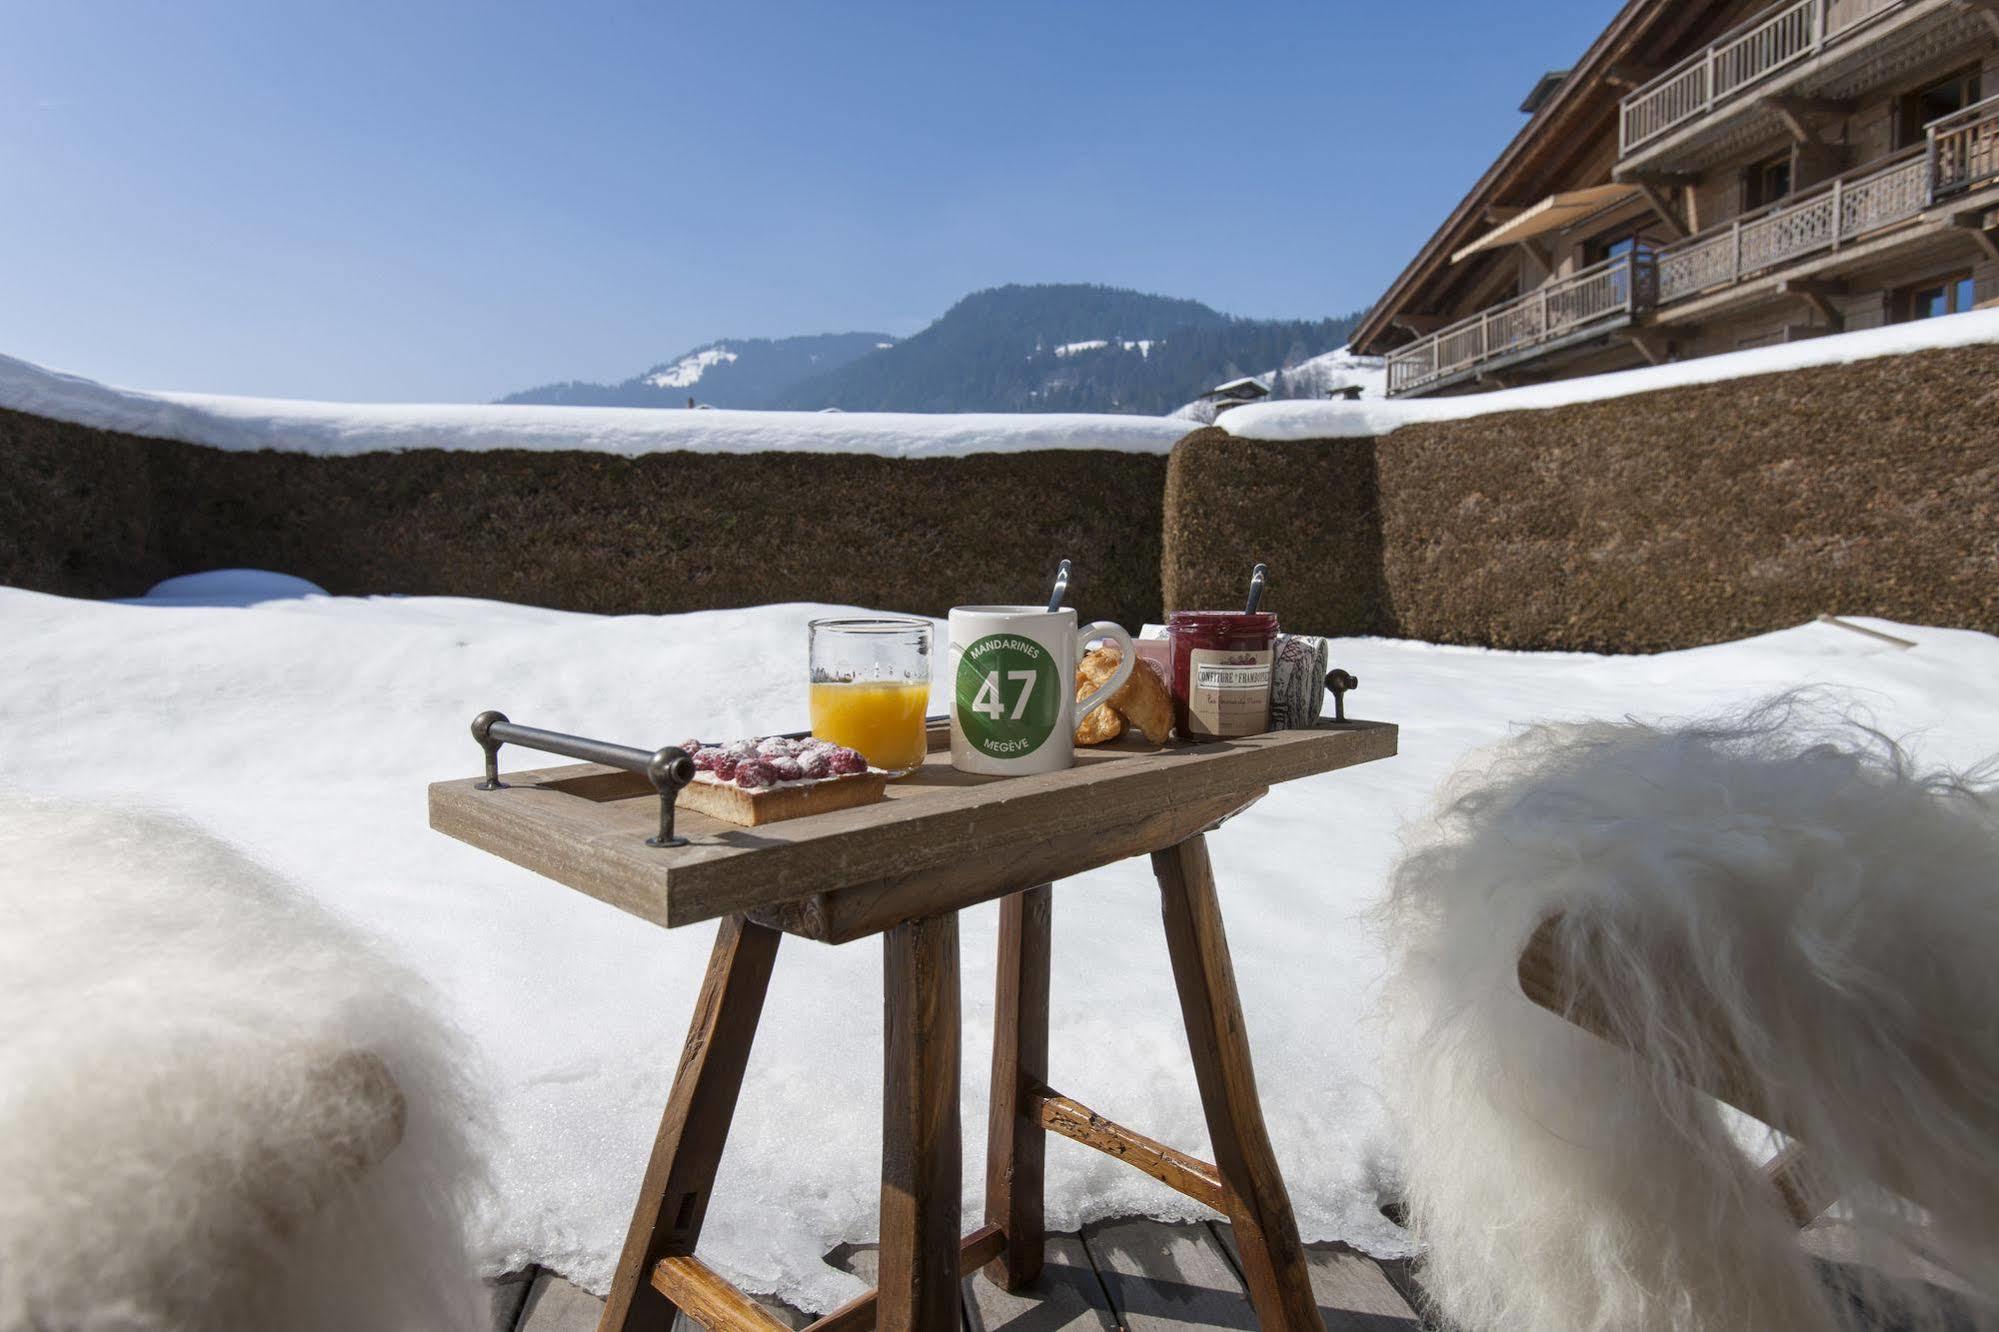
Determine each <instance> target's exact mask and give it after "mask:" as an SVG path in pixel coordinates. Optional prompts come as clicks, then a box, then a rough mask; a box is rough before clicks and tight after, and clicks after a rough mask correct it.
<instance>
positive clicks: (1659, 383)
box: [1217, 310, 1999, 440]
mask: <svg viewBox="0 0 1999 1332" xmlns="http://www.w3.org/2000/svg"><path fill="white" fill-rule="evenodd" d="M1988 342H1999V310H1974V311H1971V312H1969V313H1967V314H1961V315H1949V316H1946V317H1944V318H1941V319H1924V320H1919V321H1917V322H1915V323H1909V324H1892V325H1890V326H1888V327H1887V328H1873V329H1867V330H1865V331H1863V332H1859V333H1838V334H1833V335H1830V336H1827V337H1822V338H1811V339H1808V340H1807V341H1804V342H1789V343H1785V344H1783V345H1781V346H1777V347H1758V348H1755V349H1753V350H1751V351H1739V352H1725V353H1723V354H1722V355H1719V356H1702V357H1699V358H1697V359H1694V360H1691V361H1675V362H1673V363H1672V364H1670V365H1654V366H1646V367H1644V368H1642V369H1638V370H1622V371H1618V372H1617V373H1615V374H1608V375H1588V376H1585V377H1583V378H1581V379H1563V380H1557V381H1556V382H1554V383H1552V384H1532V385H1528V386H1527V387H1524V388H1515V389H1500V390H1498V391H1496V392H1492V393H1472V394H1466V395H1465V396H1463V397H1457V398H1408V399H1395V398H1384V399H1373V398H1364V399H1362V400H1361V401H1359V402H1269V403H1252V404H1250V405H1248V406H1245V407H1237V408H1235V409H1233V410H1232V411H1228V412H1225V413H1223V414H1222V416H1221V418H1220V420H1219V421H1218V422H1217V424H1219V425H1220V426H1221V427H1222V429H1224V430H1226V431H1228V432H1229V433H1230V434H1231V435H1236V436H1239V437H1241V438H1243V439H1263V440H1298V439H1361V438H1366V437H1368V436H1373V435H1385V434H1388V433H1389V432H1390V431H1392V430H1396V429H1399V428H1401V427H1402V426H1406V425H1416V424H1418V423H1420V422H1424V421H1458V420H1462V419H1464V418H1465V417H1468V416H1484V415H1485V414H1487V413H1488V412H1517V411H1525V410H1531V409H1534V408H1541V407H1565V406H1567V405H1569V404H1570V403H1576V402H1601V401H1603V400H1604V399H1606V398H1622V397H1625V396H1627V395H1629V394H1633V393H1651V392H1654V391H1656V390H1658V389H1668V388H1679V387H1681V386H1682V385H1686V384H1712V383H1717V382H1719V381H1721V380H1725V379H1741V378H1744V377H1745V376H1748V375H1767V374H1770V373H1772V372H1774V371H1779V370H1802V369H1805V368H1807V367H1810V366H1817V365H1846V364H1848V363H1850V362H1853V361H1865V360H1871V359H1872V358H1874V357H1877V356H1901V355H1906V354H1907V353H1909V352H1920V351H1934V350H1937V349H1939V348H1944V347H1968V346H1972V345H1974V344H1977V343H1988Z"/></svg>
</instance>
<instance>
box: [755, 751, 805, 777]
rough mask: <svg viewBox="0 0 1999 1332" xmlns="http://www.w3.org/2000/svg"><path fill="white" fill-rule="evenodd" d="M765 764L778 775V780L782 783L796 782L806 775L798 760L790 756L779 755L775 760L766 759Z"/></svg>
mask: <svg viewBox="0 0 1999 1332" xmlns="http://www.w3.org/2000/svg"><path fill="white" fill-rule="evenodd" d="M764 763H765V765H766V766H768V767H769V768H770V770H771V771H772V772H774V773H776V774H777V779H778V780H779V781H781V782H795V781H797V780H798V779H799V778H800V777H803V776H804V775H805V772H804V770H803V768H802V767H801V765H800V764H799V762H798V760H797V759H795V758H793V757H791V755H789V754H779V755H777V756H776V757H775V758H769V759H765V760H764Z"/></svg>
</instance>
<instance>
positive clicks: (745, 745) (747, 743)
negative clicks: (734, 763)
mask: <svg viewBox="0 0 1999 1332" xmlns="http://www.w3.org/2000/svg"><path fill="white" fill-rule="evenodd" d="M726 752H727V753H728V755H729V757H730V758H733V759H746V758H755V757H756V756H757V742H756V741H754V740H738V741H735V742H734V743H733V744H731V745H729V747H728V749H727V751H726Z"/></svg>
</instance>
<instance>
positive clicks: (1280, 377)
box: [1173, 347, 1388, 425]
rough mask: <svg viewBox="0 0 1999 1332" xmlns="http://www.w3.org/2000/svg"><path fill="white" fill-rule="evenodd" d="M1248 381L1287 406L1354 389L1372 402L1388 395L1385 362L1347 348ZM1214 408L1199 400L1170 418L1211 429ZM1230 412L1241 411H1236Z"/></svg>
mask: <svg viewBox="0 0 1999 1332" xmlns="http://www.w3.org/2000/svg"><path fill="white" fill-rule="evenodd" d="M1250 378H1251V379H1254V380H1255V381H1256V382H1257V383H1259V384H1261V385H1263V387H1264V388H1266V389H1268V390H1270V392H1271V394H1272V397H1271V399H1270V401H1272V402H1288V401H1290V400H1293V399H1297V400H1299V401H1301V402H1310V401H1311V400H1312V399H1320V400H1322V401H1323V400H1324V399H1325V398H1326V396H1327V395H1328V394H1330V393H1334V392H1337V391H1339V390H1342V389H1356V388H1357V389H1359V390H1360V395H1361V398H1362V399H1363V400H1372V399H1376V398H1379V397H1381V396H1382V395H1383V394H1384V393H1386V392H1387V391H1388V369H1387V362H1385V361H1383V360H1382V359H1381V358H1380V357H1379V356H1361V355H1357V354H1356V353H1355V352H1354V351H1353V350H1352V349H1351V348H1347V347H1340V348H1338V349H1336V350H1334V351H1329V352H1327V353H1325V354H1324V355H1322V356H1314V357H1312V358H1311V359H1310V360H1308V361H1300V362H1299V363H1298V364H1296V365H1294V366H1291V367H1289V368H1288V369H1284V370H1266V371H1264V372H1263V373H1262V374H1260V375H1251V376H1250ZM1216 406H1217V404H1216V403H1215V401H1214V400H1213V399H1211V398H1198V399H1196V400H1195V401H1193V402H1190V403H1188V404H1187V405H1186V406H1184V407H1181V408H1179V409H1178V410H1176V411H1175V412H1174V413H1173V415H1174V417H1175V418H1177V419H1179V420H1182V421H1192V422H1195V423H1196V424H1198V425H1213V424H1214V422H1215V420H1216V416H1217V413H1216V411H1215V408H1216ZM1230 410H1232V411H1241V410H1243V409H1242V408H1240V407H1236V408H1231V409H1230ZM1224 414H1226V413H1224Z"/></svg>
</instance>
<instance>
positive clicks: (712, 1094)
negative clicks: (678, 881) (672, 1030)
mask: <svg viewBox="0 0 1999 1332" xmlns="http://www.w3.org/2000/svg"><path fill="white" fill-rule="evenodd" d="M783 937H784V936H782V935H780V934H779V933H778V932H777V931H775V930H770V929H765V928H764V927H763V926H761V925H756V924H752V923H751V922H750V921H748V920H745V919H744V918H743V917H741V916H730V917H728V918H726V919H724V920H723V921H722V923H721V925H720V926H719V927H718V928H717V930H716V933H715V948H714V952H713V953H712V954H711V955H710V957H709V959H708V974H707V977H706V979H704V980H703V981H702V983H701V995H700V997H699V998H698V999H696V1000H695V1002H694V1021H693V1023H692V1024H691V1025H690V1026H689V1027H688V1031H687V1042H686V1044H685V1045H684V1046H682V1048H681V1052H680V1068H679V1071H678V1072H677V1073H675V1074H674V1078H673V1092H672V1094H671V1095H670V1096H669V1097H668V1099H667V1102H666V1112H665V1113H664V1114H662V1115H661V1116H660V1121H659V1135H658V1137H656V1138H655V1139H654V1140H653V1147H652V1159H651V1161H650V1162H648V1163H647V1165H646V1173H645V1180H644V1182H642V1183H641V1184H640V1185H639V1199H638V1205H637V1206H636V1207H634V1208H633V1209H632V1222H631V1226H630V1228H629V1229H628V1230H627V1231H626V1233H625V1247H624V1252H623V1254H622V1255H621V1256H620V1257H619V1259H618V1269H617V1272H616V1273H615V1274H614V1275H613V1276H612V1278H611V1294H610V1298H609V1299H608V1300H607V1301H606V1302H605V1305H604V1314H603V1318H602V1320H601V1321H600V1322H599V1323H598V1324H597V1327H598V1329H599V1332H667V1329H669V1328H671V1327H672V1326H673V1313H674V1306H673V1304H672V1303H670V1301H669V1300H668V1299H664V1298H661V1292H660V1289H659V1286H658V1284H657V1282H656V1281H655V1279H654V1278H655V1277H656V1275H657V1271H658V1264H659V1261H660V1259H662V1258H666V1257H670V1256H686V1255H689V1254H692V1253H693V1252H694V1245H695V1241H696V1240H698V1239H699V1238H700V1235H701V1222H702V1220H703V1218H704V1217H706V1215H707V1213H708V1196H709V1193H710V1191H711V1190H712V1189H713V1188H714V1185H715V1169H716V1167H717V1166H718V1165H720V1164H721V1161H722V1148H723V1147H724V1146H725V1145H726V1144H727V1142H728V1138H729V1121H730V1120H731V1119H733V1118H734V1117H735V1114H736V1096H737V1094H738V1093H739V1092H741V1090H742V1086H743V1070H744V1068H745V1067H747V1065H748V1064H749V1058H750V1041H751V1038H752V1037H754V1036H755V1035H756V1030H757V1020H758V1018H760V1017H761V1016H762V1014H763V1005H764V995H765V993H766V992H767V991H768V990H769V989H770V973H771V967H772V966H773V965H775V963H776V961H777V944H778V940H779V939H781V938H783Z"/></svg>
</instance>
